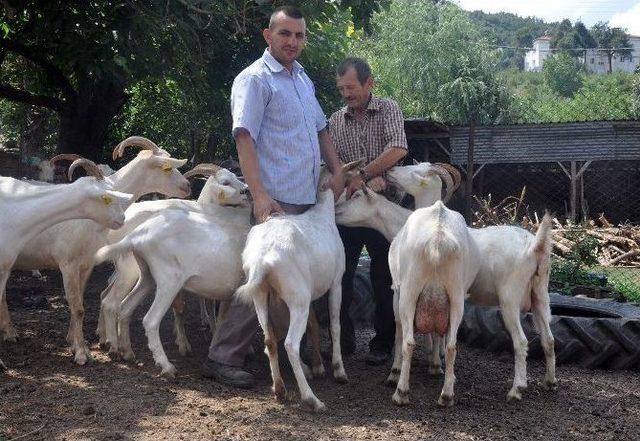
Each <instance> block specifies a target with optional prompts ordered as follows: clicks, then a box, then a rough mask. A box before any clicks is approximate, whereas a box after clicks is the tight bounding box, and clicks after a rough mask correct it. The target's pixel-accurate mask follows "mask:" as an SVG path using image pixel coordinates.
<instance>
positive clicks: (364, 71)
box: [336, 57, 371, 84]
mask: <svg viewBox="0 0 640 441" xmlns="http://www.w3.org/2000/svg"><path fill="white" fill-rule="evenodd" d="M351 68H353V69H355V71H356V75H357V76H358V82H360V84H364V83H365V81H367V80H368V79H369V77H370V76H371V68H370V67H369V63H367V62H366V61H364V60H363V59H362V58H358V57H347V58H345V59H344V60H342V62H341V63H340V64H338V67H337V68H336V74H338V76H339V77H341V76H343V75H344V74H346V73H347V71H348V70H349V69H351Z"/></svg>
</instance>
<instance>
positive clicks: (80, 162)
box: [67, 158, 104, 180]
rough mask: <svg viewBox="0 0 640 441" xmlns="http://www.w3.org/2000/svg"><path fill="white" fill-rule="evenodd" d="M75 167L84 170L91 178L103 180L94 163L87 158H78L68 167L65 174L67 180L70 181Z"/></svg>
mask: <svg viewBox="0 0 640 441" xmlns="http://www.w3.org/2000/svg"><path fill="white" fill-rule="evenodd" d="M76 167H82V168H84V169H85V171H86V172H87V174H88V175H90V176H93V177H95V178H96V179H98V180H102V179H104V175H103V174H102V172H101V171H100V169H99V168H98V166H97V165H96V163H95V162H93V161H92V160H90V159H87V158H80V159H76V160H75V161H73V163H72V164H71V165H70V166H69V171H68V172H67V175H68V177H69V180H71V177H72V176H73V171H74V170H75V169H76Z"/></svg>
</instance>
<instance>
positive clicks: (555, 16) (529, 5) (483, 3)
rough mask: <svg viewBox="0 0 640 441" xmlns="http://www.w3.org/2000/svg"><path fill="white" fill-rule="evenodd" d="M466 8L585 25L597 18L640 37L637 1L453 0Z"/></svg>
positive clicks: (638, 0) (639, 6)
mask: <svg viewBox="0 0 640 441" xmlns="http://www.w3.org/2000/svg"><path fill="white" fill-rule="evenodd" d="M455 1H457V3H458V4H459V5H460V6H461V7H462V9H465V10H468V11H475V10H482V11H484V12H491V13H493V12H511V13H513V14H516V15H519V16H521V17H529V16H534V17H538V18H541V19H542V20H544V21H546V22H551V21H560V20H563V19H565V18H568V19H569V20H571V22H572V23H574V22H576V21H577V20H580V21H582V22H583V23H584V24H585V25H586V26H587V27H588V28H590V27H591V26H592V25H594V24H595V23H597V22H599V21H608V22H609V25H610V26H612V27H614V26H615V27H621V28H626V29H627V32H628V33H629V34H631V35H638V36H640V0H609V1H607V0H537V1H531V0H455Z"/></svg>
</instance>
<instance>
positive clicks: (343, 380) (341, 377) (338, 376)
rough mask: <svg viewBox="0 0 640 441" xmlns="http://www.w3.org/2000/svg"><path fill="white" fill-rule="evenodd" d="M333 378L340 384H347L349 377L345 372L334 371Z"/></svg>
mask: <svg viewBox="0 0 640 441" xmlns="http://www.w3.org/2000/svg"><path fill="white" fill-rule="evenodd" d="M333 379H334V380H335V381H336V383H340V384H347V383H348V382H349V378H347V374H345V373H344V372H341V373H335V372H334V374H333Z"/></svg>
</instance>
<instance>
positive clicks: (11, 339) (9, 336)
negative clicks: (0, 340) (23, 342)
mask: <svg viewBox="0 0 640 441" xmlns="http://www.w3.org/2000/svg"><path fill="white" fill-rule="evenodd" d="M17 339H18V334H17V333H16V330H15V329H13V328H12V329H9V330H8V331H5V333H4V341H5V342H7V343H15V342H16V340H17Z"/></svg>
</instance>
